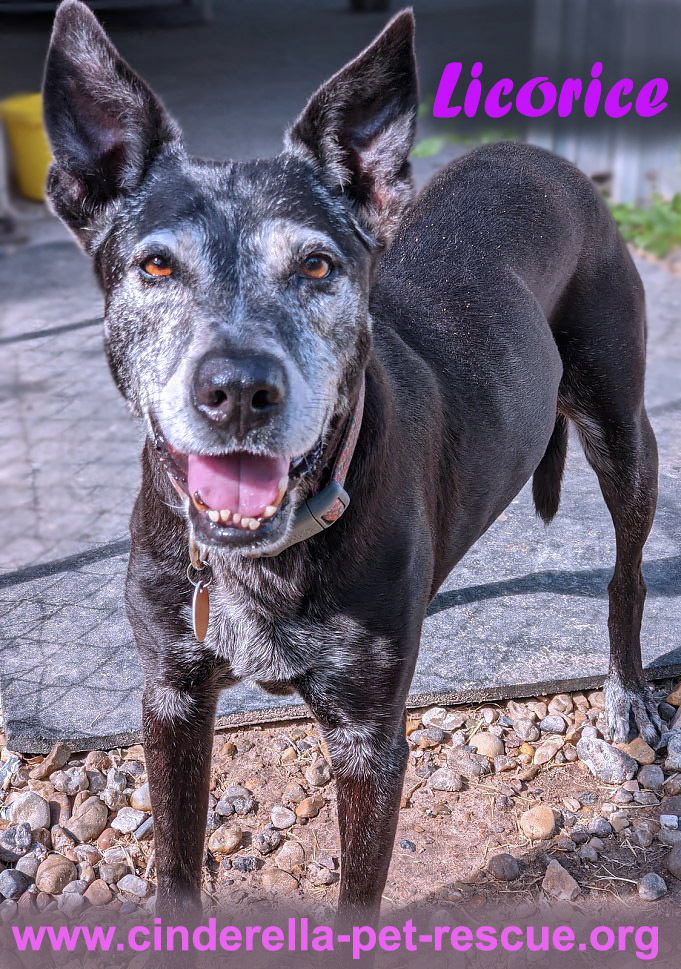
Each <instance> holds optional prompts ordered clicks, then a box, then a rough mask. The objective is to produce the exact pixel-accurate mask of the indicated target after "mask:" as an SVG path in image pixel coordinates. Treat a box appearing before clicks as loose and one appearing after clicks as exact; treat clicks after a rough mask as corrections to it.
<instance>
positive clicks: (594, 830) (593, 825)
mask: <svg viewBox="0 0 681 969" xmlns="http://www.w3.org/2000/svg"><path fill="white" fill-rule="evenodd" d="M587 830H588V831H589V834H595V835H597V836H598V837H599V838H608V837H610V835H611V834H612V826H611V824H610V823H609V822H608V821H606V820H605V818H593V819H592V820H591V821H589V824H588V828H587Z"/></svg>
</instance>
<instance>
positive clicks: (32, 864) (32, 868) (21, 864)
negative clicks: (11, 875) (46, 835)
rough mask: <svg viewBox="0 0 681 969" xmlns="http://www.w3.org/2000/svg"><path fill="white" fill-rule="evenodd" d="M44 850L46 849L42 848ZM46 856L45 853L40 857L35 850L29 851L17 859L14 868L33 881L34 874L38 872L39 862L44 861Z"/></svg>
mask: <svg viewBox="0 0 681 969" xmlns="http://www.w3.org/2000/svg"><path fill="white" fill-rule="evenodd" d="M41 847H42V845H41ZM44 851H45V852H47V849H44ZM46 857H47V854H45V855H44V856H42V857H41V855H39V854H38V852H37V851H29V853H28V854H27V855H24V857H23V858H20V859H19V861H18V862H17V864H16V870H17V871H20V872H23V874H24V875H26V877H27V878H30V879H31V881H35V876H36V875H37V874H38V869H39V868H40V865H41V863H42V862H43V861H45V858H46Z"/></svg>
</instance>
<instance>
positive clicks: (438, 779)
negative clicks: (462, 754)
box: [428, 767, 463, 792]
mask: <svg viewBox="0 0 681 969" xmlns="http://www.w3.org/2000/svg"><path fill="white" fill-rule="evenodd" d="M428 786H429V787H430V788H432V790H434V791H449V792H453V791H460V790H462V789H463V778H462V777H461V775H460V774H457V773H456V771H453V770H452V769H451V767H439V768H438V769H437V770H436V771H434V773H432V774H431V775H430V777H429V778H428Z"/></svg>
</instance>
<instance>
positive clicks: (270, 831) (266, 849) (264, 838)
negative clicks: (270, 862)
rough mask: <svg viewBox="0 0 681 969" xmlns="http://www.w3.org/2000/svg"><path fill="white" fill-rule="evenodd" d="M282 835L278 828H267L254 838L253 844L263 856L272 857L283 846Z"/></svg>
mask: <svg viewBox="0 0 681 969" xmlns="http://www.w3.org/2000/svg"><path fill="white" fill-rule="evenodd" d="M281 840H282V839H281V834H280V833H279V831H277V829H276V828H265V830H264V831H259V832H258V833H257V834H256V835H255V836H254V838H253V844H254V845H255V847H256V849H257V850H258V851H259V852H260V854H261V855H270V854H272V852H273V851H276V849H277V848H278V847H279V845H280V844H281Z"/></svg>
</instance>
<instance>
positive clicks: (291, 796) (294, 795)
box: [281, 781, 307, 805]
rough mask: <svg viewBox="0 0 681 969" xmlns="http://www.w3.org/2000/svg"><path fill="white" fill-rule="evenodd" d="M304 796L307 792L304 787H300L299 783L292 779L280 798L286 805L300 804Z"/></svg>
mask: <svg viewBox="0 0 681 969" xmlns="http://www.w3.org/2000/svg"><path fill="white" fill-rule="evenodd" d="M306 796H307V794H306V791H305V788H304V787H301V785H300V784H296V783H295V781H292V782H291V783H290V784H287V785H286V787H285V788H284V793H283V794H282V796H281V799H282V801H283V803H284V804H286V805H289V804H300V802H301V801H303V800H304V799H305V797H306Z"/></svg>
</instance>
